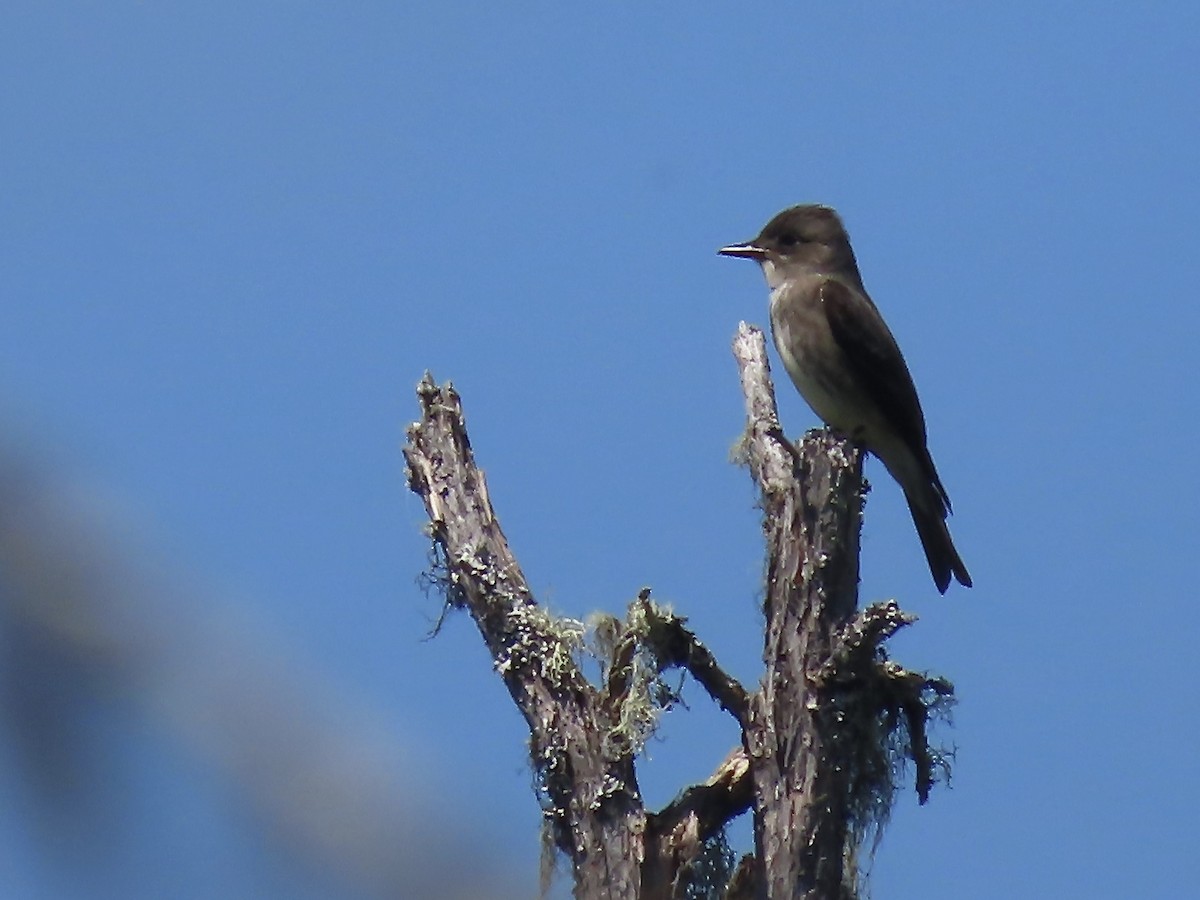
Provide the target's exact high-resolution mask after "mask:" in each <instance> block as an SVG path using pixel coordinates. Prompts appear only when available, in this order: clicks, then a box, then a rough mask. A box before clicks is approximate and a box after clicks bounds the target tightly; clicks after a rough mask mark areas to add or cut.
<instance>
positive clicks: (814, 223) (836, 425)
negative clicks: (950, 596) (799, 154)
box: [717, 204, 971, 594]
mask: <svg viewBox="0 0 1200 900" xmlns="http://www.w3.org/2000/svg"><path fill="white" fill-rule="evenodd" d="M717 252H718V253H719V254H721V255H723V256H732V257H740V258H743V259H752V260H754V261H755V262H757V263H758V264H759V265H760V266H761V267H762V272H763V275H764V276H765V277H766V280H767V287H768V288H769V289H770V292H771V304H770V317H771V335H772V338H773V339H774V343H775V349H776V350H777V351H778V352H779V357H780V359H782V360H783V365H784V368H785V369H787V373H788V375H789V376H791V379H792V383H793V384H795V386H796V390H798V391H799V392H800V395H801V396H802V397H803V398H804V400H805V402H807V403H808V405H809V406H810V407H812V409H813V412H815V413H816V414H817V415H818V416H820V418H821V419H822V420H823V421H824V422H825V424H826V425H827V426H829V427H830V428H832V429H833V430H834V431H836V432H839V433H841V434H843V435H844V436H846V437H848V438H850V439H851V440H852V441H854V442H855V443H857V444H859V445H860V446H862V447H864V448H865V449H866V450H867V451H868V452H869V453H871V454H873V455H874V456H876V457H878V459H879V460H880V461H881V462H882V463H883V465H884V468H886V469H887V470H888V472H889V473H890V474H891V476H892V477H893V478H894V479H896V481H897V482H898V483H899V485H900V487H901V489H902V490H903V491H904V497H905V500H906V501H907V502H908V509H909V512H910V513H911V514H912V519H913V524H914V525H916V528H917V535H918V537H919V538H920V539H921V546H922V548H923V549H924V551H925V558H926V560H927V561H928V562H929V571H930V573H931V574H932V575H933V581H934V584H935V585H937V589H938V591H939V593H942V594H945V593H946V590H947V588H948V587H949V585H950V580H951V577H952V576H953V578H955V579H956V580H957V581H958V582H959V584H961V585H963V586H964V587H971V576H970V574H969V573H968V572H967V567H966V566H965V565H964V564H963V561H962V558H961V557H960V556H959V555H958V550H957V549H956V548H955V546H954V541H953V539H952V538H951V537H950V530H949V528H948V527H947V525H946V517H947V516H948V515H949V514H950V513H951V506H950V497H949V495H947V493H946V489H945V487H943V486H942V480H941V478H939V477H938V473H937V468H936V467H935V466H934V464H933V457H932V456H930V454H929V446H928V437H927V435H926V430H925V414H924V413H923V412H922V411H921V401H920V400H919V399H918V397H917V389H916V386H915V385H914V384H913V380H912V375H910V374H909V371H908V364H907V363H905V361H904V356H903V354H901V352H900V346H899V345H898V344H897V343H896V339H895V338H894V337H893V336H892V332H891V330H890V329H889V328H888V326H887V324H886V323H885V322H884V320H883V316H882V315H880V313H879V309H878V308H877V307H876V306H875V303H874V301H872V300H871V297H870V295H869V294H868V293H867V290H866V288H865V287H864V286H863V281H862V276H861V275H860V274H859V271H858V261H857V259H856V258H855V256H854V250H853V249H852V248H851V246H850V236H849V235H848V234H847V233H846V228H845V226H844V225H843V224H842V220H841V217H840V216H839V215H838V214H837V212H835V211H834V210H833V209H831V208H830V207H828V206H821V205H818V204H804V205H800V206H793V207H791V208H789V209H785V210H784V211H783V212H781V213H779V214H778V215H777V216H775V217H774V218H773V219H771V221H769V222H768V223H767V224H766V225H765V226H764V227H763V229H762V231H760V232H759V234H758V236H757V237H755V238H753V239H752V240H749V241H745V242H743V243H740V244H731V245H729V246H727V247H722V248H721V249H720V250H718V251H717Z"/></svg>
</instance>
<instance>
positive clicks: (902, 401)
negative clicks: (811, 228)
mask: <svg viewBox="0 0 1200 900" xmlns="http://www.w3.org/2000/svg"><path fill="white" fill-rule="evenodd" d="M821 301H822V306H823V307H824V309H825V318H826V319H827V320H828V322H829V328H830V330H831V331H832V332H833V339H834V340H835V341H837V345H838V347H840V348H841V351H842V354H843V356H844V357H845V358H846V361H847V362H848V363H849V364H850V370H851V372H852V373H853V375H854V379H855V381H857V382H858V385H859V387H860V388H861V389H862V391H863V392H864V393H865V394H866V395H867V396H869V397H870V398H871V399H873V400H874V401H875V404H876V406H877V407H878V408H879V410H880V411H881V412H882V413H883V415H884V418H885V419H886V420H887V422H888V424H889V425H891V426H892V428H893V429H894V430H895V431H896V433H897V434H899V435H900V437H901V438H903V440H904V442H905V443H906V444H907V445H908V446H909V447H911V448H912V451H913V453H915V454H916V456H917V458H918V459H919V460H921V462H922V463H923V464H924V465H925V467H926V471H927V473H928V475H929V477H930V481H932V482H933V484H934V486H935V487H936V488H937V491H938V493H939V494H940V495H941V496H942V499H943V500H944V501H945V502H946V506H947V507H949V505H950V502H949V498H947V497H946V492H945V490H943V488H942V486H941V481H940V480H939V479H938V477H937V471H936V470H935V469H934V466H933V460H932V459H931V458H930V456H929V450H928V449H927V447H926V437H925V415H924V414H923V413H922V412H921V401H920V400H918V399H917V389H916V387H915V386H914V385H913V380H912V376H911V375H910V374H909V372H908V365H907V364H906V363H905V362H904V356H903V355H902V354H901V353H900V347H899V346H898V345H897V344H896V339H895V338H894V337H892V333H891V331H889V330H888V327H887V325H886V324H885V323H884V321H883V316H881V315H880V314H879V310H878V309H876V308H875V304H874V303H872V302H871V298H869V297H868V296H867V295H866V294H865V293H863V292H862V291H860V290H858V289H857V288H854V287H851V286H850V285H848V284H846V283H845V282H844V281H840V280H838V279H837V278H827V279H825V281H824V282H822V284H821Z"/></svg>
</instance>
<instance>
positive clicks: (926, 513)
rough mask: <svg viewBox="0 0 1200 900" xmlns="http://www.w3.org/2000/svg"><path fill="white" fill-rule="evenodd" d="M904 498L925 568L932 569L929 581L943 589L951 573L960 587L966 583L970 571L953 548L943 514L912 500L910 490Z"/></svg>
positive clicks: (968, 579)
mask: <svg viewBox="0 0 1200 900" xmlns="http://www.w3.org/2000/svg"><path fill="white" fill-rule="evenodd" d="M905 499H907V500H908V509H909V512H911V513H912V518H913V524H914V525H916V526H917V535H918V536H919V537H920V538H921V546H922V547H923V548H924V550H925V559H927V560H928V561H929V571H930V572H931V573H933V582H934V584H936V585H937V589H938V591H939V592H940V593H943V594H944V593H946V588H948V587H949V586H950V576H951V575H953V576H954V577H955V578H956V579H958V583H959V584H961V585H963V587H970V586H971V575H970V573H969V572H968V571H967V567H966V566H965V565H964V564H963V561H962V558H961V557H960V556H959V555H958V551H957V550H956V549H954V541H953V540H952V539H951V537H950V529H949V528H947V527H946V519H945V514H944V513H939V512H937V511H934V510H930V509H928V507H927V506H923V505H921V504H918V503H916V502H914V500H913V498H912V495H911V494H906V496H905Z"/></svg>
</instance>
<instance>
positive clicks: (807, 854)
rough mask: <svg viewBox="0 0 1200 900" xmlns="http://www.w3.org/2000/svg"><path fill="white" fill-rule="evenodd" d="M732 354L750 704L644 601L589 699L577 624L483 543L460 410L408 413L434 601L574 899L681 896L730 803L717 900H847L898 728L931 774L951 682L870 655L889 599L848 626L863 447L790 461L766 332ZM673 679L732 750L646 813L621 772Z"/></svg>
mask: <svg viewBox="0 0 1200 900" xmlns="http://www.w3.org/2000/svg"><path fill="white" fill-rule="evenodd" d="M734 355H735V357H736V358H737V361H738V366H739V370H740V373H741V381H742V390H743V394H744V395H745V398H746V410H747V432H746V439H745V444H744V451H745V458H746V461H747V463H748V465H749V468H750V469H751V471H752V473H753V475H754V477H755V479H756V481H757V483H758V485H759V488H760V491H761V495H762V509H763V529H764V532H765V534H766V539H767V587H766V595H765V600H764V613H765V617H766V637H765V642H764V651H763V661H764V663H765V674H764V677H763V682H762V685H761V687H760V688H759V690H757V691H755V692H753V693H750V692H747V691H746V690H745V689H744V688H743V687H742V686H741V685H740V684H739V683H738V682H737V681H736V680H735V679H733V678H731V677H730V676H729V675H728V674H726V673H725V672H724V671H722V669H721V668H720V667H719V666H718V664H717V662H716V660H715V659H714V658H713V656H712V654H711V653H709V651H708V650H707V649H706V648H705V647H704V646H703V644H701V643H700V641H699V640H698V639H697V638H696V636H695V635H694V634H693V633H692V632H690V631H689V630H688V629H687V628H686V627H684V620H683V619H681V618H679V617H677V616H674V615H672V614H670V613H669V612H666V611H664V610H662V609H659V608H658V607H657V606H655V605H654V604H653V603H652V602H651V601H650V599H649V590H648V589H646V590H643V592H642V593H641V594H640V595H639V597H638V599H637V600H636V601H634V602H633V603H632V604H630V606H629V610H628V613H627V616H626V619H625V620H624V621H619V620H616V619H609V620H606V624H605V626H604V631H605V635H606V637H605V639H604V640H603V641H599V640H598V641H597V643H599V644H601V645H602V646H601V647H600V648H599V649H598V650H597V649H596V648H592V649H593V650H594V651H595V652H597V653H599V655H600V662H601V666H602V668H603V672H604V675H603V679H602V680H603V684H601V685H599V686H597V685H593V684H591V683H590V682H589V681H588V680H587V679H586V678H585V677H584V676H583V674H582V673H581V671H580V669H579V667H578V664H577V655H578V654H579V653H580V652H581V649H582V646H583V645H582V639H583V633H582V631H583V630H582V626H580V625H579V623H576V622H572V621H570V620H566V619H556V618H554V617H552V616H550V615H549V614H548V613H546V612H545V611H544V610H543V609H542V608H541V607H540V606H538V604H537V603H536V602H535V601H534V600H533V597H532V593H531V591H530V589H529V586H528V583H527V582H526V581H525V577H524V575H523V574H522V573H521V569H520V567H519V566H518V564H517V561H516V558H515V556H514V555H513V553H512V551H511V549H510V548H509V546H508V542H507V540H506V539H505V537H504V534H503V532H502V531H501V529H500V525H499V523H498V522H497V520H496V516H495V512H494V510H493V509H492V505H491V500H490V498H489V497H488V492H487V485H486V482H485V481H484V477H483V473H482V472H481V471H480V470H479V469H478V467H477V466H476V465H475V461H474V457H473V454H472V453H471V447H470V443H469V441H468V439H467V433H466V425H465V423H464V421H463V415H462V407H461V404H460V402H459V398H458V395H457V394H456V393H455V392H454V390H453V388H451V387H449V386H445V387H438V386H437V385H435V384H434V382H433V381H432V379H431V378H430V377H429V376H428V375H427V376H426V377H425V379H424V380H423V381H422V382H421V384H420V385H419V387H418V391H417V393H418V396H419V398H420V401H421V412H422V415H421V420H420V421H419V422H417V423H416V424H414V425H413V426H412V427H411V428H410V429H409V441H408V446H407V447H406V448H405V450H404V455H405V459H406V462H407V465H408V477H409V484H410V487H411V488H412V490H413V491H415V492H416V493H417V494H419V495H420V496H421V497H422V498H423V500H424V501H425V505H426V509H427V510H428V512H429V519H430V534H431V536H432V538H433V541H434V548H435V553H436V556H437V559H438V561H439V563H440V566H441V569H442V570H441V571H439V572H438V573H436V577H437V578H438V579H440V581H441V582H442V585H443V587H444V589H445V592H446V597H447V603H448V604H449V605H451V606H455V607H460V608H461V607H465V608H466V609H467V610H468V611H469V612H470V614H471V616H472V618H473V619H474V620H475V623H476V625H477V626H478V628H479V631H480V634H481V635H482V637H483V640H484V642H485V643H486V645H487V647H488V649H489V650H490V652H491V654H492V658H493V661H494V663H495V667H496V670H497V672H499V674H500V675H501V677H502V678H503V679H504V682H505V684H506V685H507V686H508V689H509V693H510V694H511V695H512V698H513V701H514V702H515V703H516V704H517V707H518V708H519V709H520V710H521V712H522V714H523V715H524V716H525V721H526V723H527V724H528V726H529V730H530V735H531V740H530V753H531V759H532V762H533V766H534V769H535V771H536V773H537V784H538V788H539V793H540V795H541V799H542V802H543V808H544V811H545V815H546V821H547V825H548V828H549V834H550V835H551V837H552V839H553V842H554V845H555V846H556V847H557V848H558V849H559V850H560V851H561V852H563V853H564V854H565V855H566V856H567V857H568V858H570V860H571V862H572V867H573V873H574V880H575V896H576V897H577V898H580V900H602V898H603V900H610V898H611V900H635V898H644V900H648V898H654V900H659V898H662V900H674V898H684V897H691V896H695V893H694V889H695V884H697V883H705V882H695V881H694V880H693V879H695V878H697V877H699V876H697V874H696V869H695V866H696V865H697V864H698V860H700V859H701V857H702V855H703V853H704V848H705V842H706V841H708V840H710V839H711V838H713V837H714V836H716V835H719V834H720V832H721V829H722V828H723V827H724V825H725V823H726V822H727V821H729V820H730V819H731V818H733V817H735V816H737V815H740V814H741V813H742V812H745V811H746V810H747V809H753V812H754V834H755V853H754V855H753V856H747V857H746V858H745V859H743V860H742V863H741V864H740V865H739V867H738V870H737V872H736V873H734V876H733V879H732V881H731V882H730V883H729V886H728V891H727V893H726V894H725V896H726V897H727V898H728V900H734V898H768V900H782V898H806V900H839V898H846V897H852V896H854V887H853V882H854V875H855V874H856V873H854V872H853V871H847V866H848V865H852V863H848V862H847V860H848V859H850V858H851V857H852V855H853V854H852V851H853V850H854V848H855V844H856V842H857V841H858V840H859V839H860V838H861V836H862V830H863V824H864V819H870V818H871V817H872V816H875V817H876V819H878V818H880V816H879V810H880V809H886V805H887V803H888V802H890V800H891V791H892V787H893V786H892V783H891V780H890V779H891V774H892V771H893V770H894V765H893V760H891V759H890V758H888V756H887V749H886V748H887V746H888V744H889V742H895V738H894V735H897V734H898V735H900V737H901V740H900V741H899V742H898V743H899V745H900V746H901V747H902V750H903V752H904V753H905V755H907V756H909V757H910V758H912V759H913V760H914V761H915V762H916V769H917V788H918V794H919V795H920V797H921V799H922V802H924V799H925V797H926V796H927V793H928V789H929V786H930V784H931V783H932V781H933V774H934V770H935V769H936V768H937V767H938V766H939V765H942V764H943V763H942V760H941V758H940V757H939V756H938V755H937V754H936V753H935V752H933V751H930V749H929V747H928V744H927V742H926V740H925V723H926V719H927V718H928V715H929V712H930V709H931V707H934V706H936V705H937V704H938V703H939V702H943V698H946V697H948V696H949V695H950V693H951V692H952V688H951V687H950V686H949V683H948V682H944V681H941V680H938V679H928V678H926V677H924V676H921V675H918V674H916V673H912V672H907V671H906V670H904V669H902V668H900V667H899V666H897V665H895V664H894V663H890V662H886V660H885V657H884V656H883V654H882V651H881V650H880V645H881V644H882V643H883V641H885V640H886V639H887V638H888V637H890V636H891V634H893V633H894V632H895V631H896V630H897V629H898V628H901V627H903V626H904V625H907V624H909V623H911V622H912V621H914V618H913V617H911V616H906V615H905V614H904V613H902V612H901V611H900V610H899V608H898V607H897V606H896V605H895V604H894V603H891V602H889V603H887V604H876V605H874V606H872V607H870V608H868V609H866V610H864V611H862V612H860V613H857V614H856V607H857V593H858V552H859V528H860V524H861V510H862V499H863V493H864V484H863V480H862V460H861V454H860V452H859V450H858V449H857V448H856V447H854V446H853V445H852V444H850V443H848V442H846V441H844V440H842V439H841V438H838V437H837V436H835V435H833V434H830V433H828V432H824V431H821V432H812V433H810V434H809V435H808V436H807V437H806V438H805V440H804V441H803V442H802V443H801V444H800V445H799V447H793V446H792V445H791V444H790V443H788V442H787V441H786V439H785V438H784V436H783V432H782V430H781V429H780V427H779V422H778V417H777V414H776V411H775V399H774V395H773V391H772V387H771V382H770V372H769V370H768V367H767V358H766V346H765V342H764V339H763V336H762V333H761V331H759V330H758V329H756V328H752V327H750V326H746V325H743V326H741V328H740V329H739V332H738V336H737V338H736V339H735V341H734ZM669 668H684V669H686V670H687V671H688V672H690V673H691V675H692V676H693V677H694V678H695V679H696V681H697V682H698V683H699V684H700V685H701V686H703V687H704V689H705V690H706V691H707V692H708V693H709V695H710V696H712V698H713V699H714V700H715V701H716V702H717V703H719V704H720V705H721V707H722V708H723V709H725V710H727V711H728V712H729V713H730V714H731V715H733V716H734V718H736V719H737V721H738V723H739V725H740V726H741V729H742V736H743V740H742V744H743V746H742V747H741V748H738V749H737V750H736V751H735V752H733V753H731V754H730V755H729V757H728V758H727V759H726V760H725V761H724V762H722V763H721V764H720V765H719V766H718V767H717V770H716V772H715V773H714V775H713V777H712V778H710V779H709V780H708V782H706V783H705V784H703V785H694V786H692V787H689V788H687V789H686V790H683V791H682V792H681V793H680V794H679V796H678V797H677V799H676V800H674V801H672V803H670V804H669V805H668V806H667V807H665V808H664V809H662V810H660V811H659V812H657V813H652V812H648V811H647V810H646V809H645V807H644V804H643V801H642V798H641V793H640V791H639V789H638V784H637V777H636V771H635V766H634V761H635V757H636V755H637V753H638V751H639V750H640V749H641V745H642V742H643V741H644V740H645V737H646V736H647V735H648V733H649V729H650V728H651V727H652V726H651V725H650V724H648V723H652V722H653V718H654V716H653V714H652V713H653V709H654V707H655V705H658V706H660V707H661V706H663V705H669V703H670V700H669V697H670V692H669V691H662V690H656V687H657V688H661V686H662V683H661V682H658V681H656V679H657V678H658V677H659V676H660V675H661V673H662V672H663V671H664V670H666V669H669ZM663 696H666V697H667V698H668V699H666V700H664V699H663ZM639 723H641V724H639ZM643 732H644V733H643ZM864 810H866V811H867V812H866V813H864ZM718 894H719V890H718V889H711V890H710V891H709V894H708V895H709V896H713V897H716V896H718Z"/></svg>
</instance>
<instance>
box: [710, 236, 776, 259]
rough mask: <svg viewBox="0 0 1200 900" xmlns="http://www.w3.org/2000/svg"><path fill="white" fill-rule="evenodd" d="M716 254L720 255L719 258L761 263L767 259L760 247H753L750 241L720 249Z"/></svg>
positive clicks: (765, 253) (764, 251)
mask: <svg viewBox="0 0 1200 900" xmlns="http://www.w3.org/2000/svg"><path fill="white" fill-rule="evenodd" d="M717 253H719V254H721V256H738V257H741V258H742V259H754V260H757V261H758V262H762V261H763V260H764V259H766V258H767V251H766V250H764V249H763V248H762V247H757V246H755V245H754V244H753V243H752V242H750V241H747V242H746V243H744V244H730V245H729V246H728V247H722V248H721V249H720V250H718V251H717Z"/></svg>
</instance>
